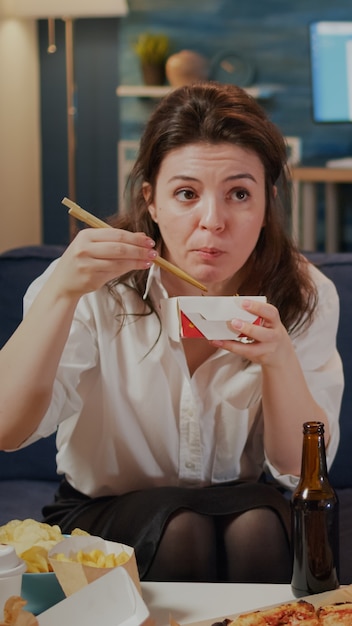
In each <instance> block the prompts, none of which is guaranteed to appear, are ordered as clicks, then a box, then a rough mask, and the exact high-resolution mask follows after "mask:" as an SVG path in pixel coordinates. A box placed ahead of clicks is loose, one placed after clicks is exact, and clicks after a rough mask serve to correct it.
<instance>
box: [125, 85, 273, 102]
mask: <svg viewBox="0 0 352 626" xmlns="http://www.w3.org/2000/svg"><path fill="white" fill-rule="evenodd" d="M172 89H173V87H171V85H163V86H157V85H156V86H149V85H119V86H118V87H117V89H116V95H117V96H119V97H132V98H138V97H139V98H162V97H163V96H165V95H166V94H167V93H169V92H170V91H172ZM244 89H245V91H246V92H247V93H248V94H249V95H250V96H252V97H253V98H256V99H258V100H267V99H269V98H272V96H273V95H274V93H277V92H278V91H281V89H282V87H280V86H279V85H253V86H252V87H244Z"/></svg>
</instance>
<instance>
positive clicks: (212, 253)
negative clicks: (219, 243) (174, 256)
mask: <svg viewBox="0 0 352 626" xmlns="http://www.w3.org/2000/svg"><path fill="white" fill-rule="evenodd" d="M195 252H196V253H197V254H198V255H199V256H200V257H202V258H204V259H215V258H218V257H219V256H221V255H222V254H223V252H222V251H221V250H219V249H218V248H198V249H197V250H195Z"/></svg>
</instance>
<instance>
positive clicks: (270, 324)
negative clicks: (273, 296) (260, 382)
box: [212, 299, 293, 367]
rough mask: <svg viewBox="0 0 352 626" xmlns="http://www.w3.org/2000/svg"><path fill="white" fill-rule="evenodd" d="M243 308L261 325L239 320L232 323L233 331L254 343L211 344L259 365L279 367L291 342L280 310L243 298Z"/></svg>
mask: <svg viewBox="0 0 352 626" xmlns="http://www.w3.org/2000/svg"><path fill="white" fill-rule="evenodd" d="M242 308H243V309H245V310H246V311H248V312H250V313H252V314H253V315H254V316H255V317H260V318H261V319H262V324H253V323H252V322H246V321H244V320H242V319H240V318H236V319H233V320H231V326H232V327H233V329H234V330H235V331H237V332H238V331H239V332H240V333H241V334H243V335H246V336H247V337H248V338H249V339H252V340H253V341H252V342H251V343H242V342H240V341H237V340H233V341H231V340H224V341H212V344H213V345H216V346H218V347H222V348H224V349H225V350H229V352H233V353H234V354H238V355H239V356H242V357H244V358H246V359H248V360H249V361H253V362H254V363H259V364H260V365H262V366H270V367H282V365H283V364H284V362H285V360H286V358H287V351H292V350H293V347H292V343H291V340H290V338H289V335H288V333H287V330H286V328H285V327H284V326H283V324H282V322H281V319H280V314H279V311H278V310H277V308H276V307H275V306H273V305H272V304H268V303H267V302H258V301H257V300H250V299H245V300H243V301H242Z"/></svg>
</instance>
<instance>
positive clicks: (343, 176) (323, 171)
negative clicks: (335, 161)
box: [290, 165, 352, 252]
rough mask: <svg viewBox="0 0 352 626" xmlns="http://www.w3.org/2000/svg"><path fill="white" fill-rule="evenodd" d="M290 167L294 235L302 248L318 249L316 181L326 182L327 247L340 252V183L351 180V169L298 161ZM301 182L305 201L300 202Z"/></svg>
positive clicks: (331, 250) (328, 250)
mask: <svg viewBox="0 0 352 626" xmlns="http://www.w3.org/2000/svg"><path fill="white" fill-rule="evenodd" d="M290 171H291V176H292V181H293V200H292V233H293V236H294V238H295V239H296V241H297V242H298V243H299V244H300V247H301V248H302V249H303V250H316V224H317V197H316V195H317V194H316V192H317V183H323V184H324V186H325V250H326V252H337V251H338V249H339V236H338V222H339V220H338V217H339V206H338V191H337V185H338V184H341V183H352V169H350V168H346V167H339V168H337V167H305V166H302V165H295V166H292V167H291V170H290ZM300 186H302V202H300ZM300 205H301V206H300ZM300 209H302V210H300ZM301 214H302V229H301ZM301 230H302V232H301Z"/></svg>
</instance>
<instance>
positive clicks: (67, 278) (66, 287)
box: [53, 228, 157, 297]
mask: <svg viewBox="0 0 352 626" xmlns="http://www.w3.org/2000/svg"><path fill="white" fill-rule="evenodd" d="M154 245H155V243H154V241H153V240H152V239H150V237H147V235H145V234H144V233H133V232H129V231H126V230H120V229H117V228H101V229H93V228H85V229H83V230H81V231H80V232H79V233H78V234H77V236H76V237H75V239H74V240H73V241H72V243H71V244H70V245H69V246H68V248H67V249H66V251H65V252H64V254H63V255H62V257H61V259H60V260H59V262H58V264H57V267H56V269H55V272H54V273H53V276H55V279H54V280H55V285H56V289H57V290H58V291H59V292H60V293H61V294H65V295H69V296H70V295H71V296H75V297H80V296H81V295H83V294H85V293H88V292H90V291H94V290H96V289H99V288H100V287H102V286H103V285H104V284H105V283H107V282H108V281H110V280H112V279H113V278H116V277H118V276H121V275H123V274H125V273H126V272H130V271H131V270H134V269H141V270H142V269H147V268H148V267H150V266H151V264H152V262H153V259H154V258H155V257H156V256H157V252H156V251H155V250H154V249H153V248H154Z"/></svg>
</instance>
